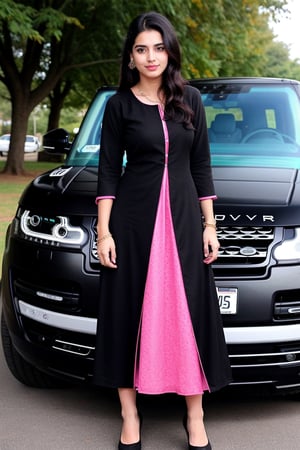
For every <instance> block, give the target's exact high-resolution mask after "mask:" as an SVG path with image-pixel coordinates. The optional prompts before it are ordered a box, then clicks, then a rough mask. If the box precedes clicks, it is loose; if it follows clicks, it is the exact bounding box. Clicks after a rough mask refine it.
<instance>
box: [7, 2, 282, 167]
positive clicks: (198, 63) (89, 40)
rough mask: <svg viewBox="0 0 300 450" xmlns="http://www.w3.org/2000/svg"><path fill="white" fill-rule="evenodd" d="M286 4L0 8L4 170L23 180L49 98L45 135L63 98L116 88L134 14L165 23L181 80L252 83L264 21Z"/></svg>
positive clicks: (266, 33) (261, 57) (261, 56)
mask: <svg viewBox="0 0 300 450" xmlns="http://www.w3.org/2000/svg"><path fill="white" fill-rule="evenodd" d="M285 4H286V0H243V1H241V0H215V1H214V2H211V1H208V0H152V1H150V0H140V1H139V2H127V1H126V0H81V1H80V2H79V1H77V0H64V1H63V0H23V1H22V0H15V1H13V0H0V81H1V82H2V83H4V84H5V86H6V87H7V89H8V91H9V94H10V97H11V103H12V128H11V149H10V151H9V155H8V159H7V163H6V166H5V169H4V170H5V171H6V172H10V173H14V174H19V173H22V171H23V159H24V157H23V146H24V139H25V135H26V129H27V122H28V117H29V115H30V113H31V111H32V110H33V109H34V107H35V106H36V105H38V104H39V103H40V102H41V101H42V100H43V99H44V98H46V97H47V96H48V95H49V94H50V101H51V105H52V108H51V115H50V116H51V117H50V120H51V122H50V125H49V126H50V127H52V126H55V125H56V124H57V123H58V120H59V113H60V110H61V107H62V102H61V100H62V97H63V96H64V95H65V96H66V95H69V94H68V91H69V92H71V91H73V92H74V91H76V90H77V92H80V93H81V94H86V97H87V98H90V96H91V91H93V92H94V91H95V89H96V87H97V86H98V85H100V84H103V83H108V84H115V83H117V82H118V73H119V69H118V62H119V56H120V51H121V48H122V42H123V37H124V35H125V30H126V29H127V27H128V24H129V22H130V21H131V20H132V18H133V17H134V16H136V15H137V14H138V13H140V12H142V11H146V10H157V11H159V12H161V13H163V14H165V15H166V16H167V17H168V18H169V19H170V20H171V22H172V23H173V25H174V27H175V29H176V31H177V34H178V36H179V39H180V42H181V47H182V50H183V52H182V53H183V73H184V75H185V76H186V77H187V78H193V77H197V76H218V75H235V74H240V75H255V74H259V72H260V70H262V68H263V66H264V64H265V62H266V56H265V46H266V41H268V42H271V41H272V38H273V37H272V34H271V33H270V30H269V29H268V26H267V23H268V18H269V17H270V14H276V12H278V11H280V10H282V8H283V7H284V6H285ZM262 8H263V9H262ZM79 68H81V70H80V72H79V70H78V69H79ZM87 68H88V70H87ZM82 80H84V81H82ZM82 98H83V96H82Z"/></svg>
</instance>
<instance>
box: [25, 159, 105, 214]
mask: <svg viewBox="0 0 300 450" xmlns="http://www.w3.org/2000/svg"><path fill="white" fill-rule="evenodd" d="M97 178H98V169H97V167H69V166H62V167H58V168H56V169H54V170H51V171H49V172H47V173H44V174H42V175H40V176H38V177H37V178H35V179H34V180H33V181H32V183H31V184H30V185H29V186H28V187H27V188H26V190H25V191H24V193H23V195H22V197H21V199H20V202H19V203H20V205H21V206H22V207H23V208H26V209H32V210H36V209H38V211H42V210H44V211H47V212H49V211H55V213H56V215H59V214H63V215H86V214H89V215H96V214H97V208H96V205H95V198H96V193H97Z"/></svg>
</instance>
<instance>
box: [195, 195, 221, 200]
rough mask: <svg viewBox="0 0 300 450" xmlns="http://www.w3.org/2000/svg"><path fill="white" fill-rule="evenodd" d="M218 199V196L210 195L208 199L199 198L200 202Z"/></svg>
mask: <svg viewBox="0 0 300 450" xmlns="http://www.w3.org/2000/svg"><path fill="white" fill-rule="evenodd" d="M217 198H218V197H217V196H216V195H209V196H207V197H199V200H217Z"/></svg>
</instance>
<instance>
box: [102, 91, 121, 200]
mask: <svg viewBox="0 0 300 450" xmlns="http://www.w3.org/2000/svg"><path fill="white" fill-rule="evenodd" d="M123 155H124V145H123V114H122V103H121V101H120V98H119V95H118V94H115V95H114V96H112V97H111V98H110V99H109V100H108V102H107V105H106V108H105V112H104V117H103V124H102V133H101V143H100V156H99V167H98V189H97V200H100V199H101V198H115V197H116V193H117V188H118V184H119V180H120V177H121V174H122V163H123Z"/></svg>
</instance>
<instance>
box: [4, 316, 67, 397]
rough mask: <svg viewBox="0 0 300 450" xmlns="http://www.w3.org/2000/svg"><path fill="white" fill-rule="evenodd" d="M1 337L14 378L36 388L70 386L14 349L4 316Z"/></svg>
mask: <svg viewBox="0 0 300 450" xmlns="http://www.w3.org/2000/svg"><path fill="white" fill-rule="evenodd" d="M1 337H2V347H3V351H4V356H5V360H6V363H7V365H8V368H9V370H10V371H11V373H12V374H13V376H14V377H15V378H16V379H17V380H18V381H20V382H21V383H22V384H25V385H26V386H30V387H35V388H47V389H49V388H60V387H66V386H67V385H68V384H67V383H66V382H64V381H62V380H60V379H58V378H55V377H52V376H51V375H48V374H46V373H44V372H42V371H41V370H39V369H37V368H36V367H34V366H33V365H32V364H29V363H28V362H27V361H26V360H25V359H24V358H23V357H22V356H21V355H20V354H19V353H18V352H17V350H16V349H15V348H14V346H13V343H12V340H11V338H10V335H9V331H8V328H7V325H6V322H5V319H4V316H3V314H2V316H1Z"/></svg>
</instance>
